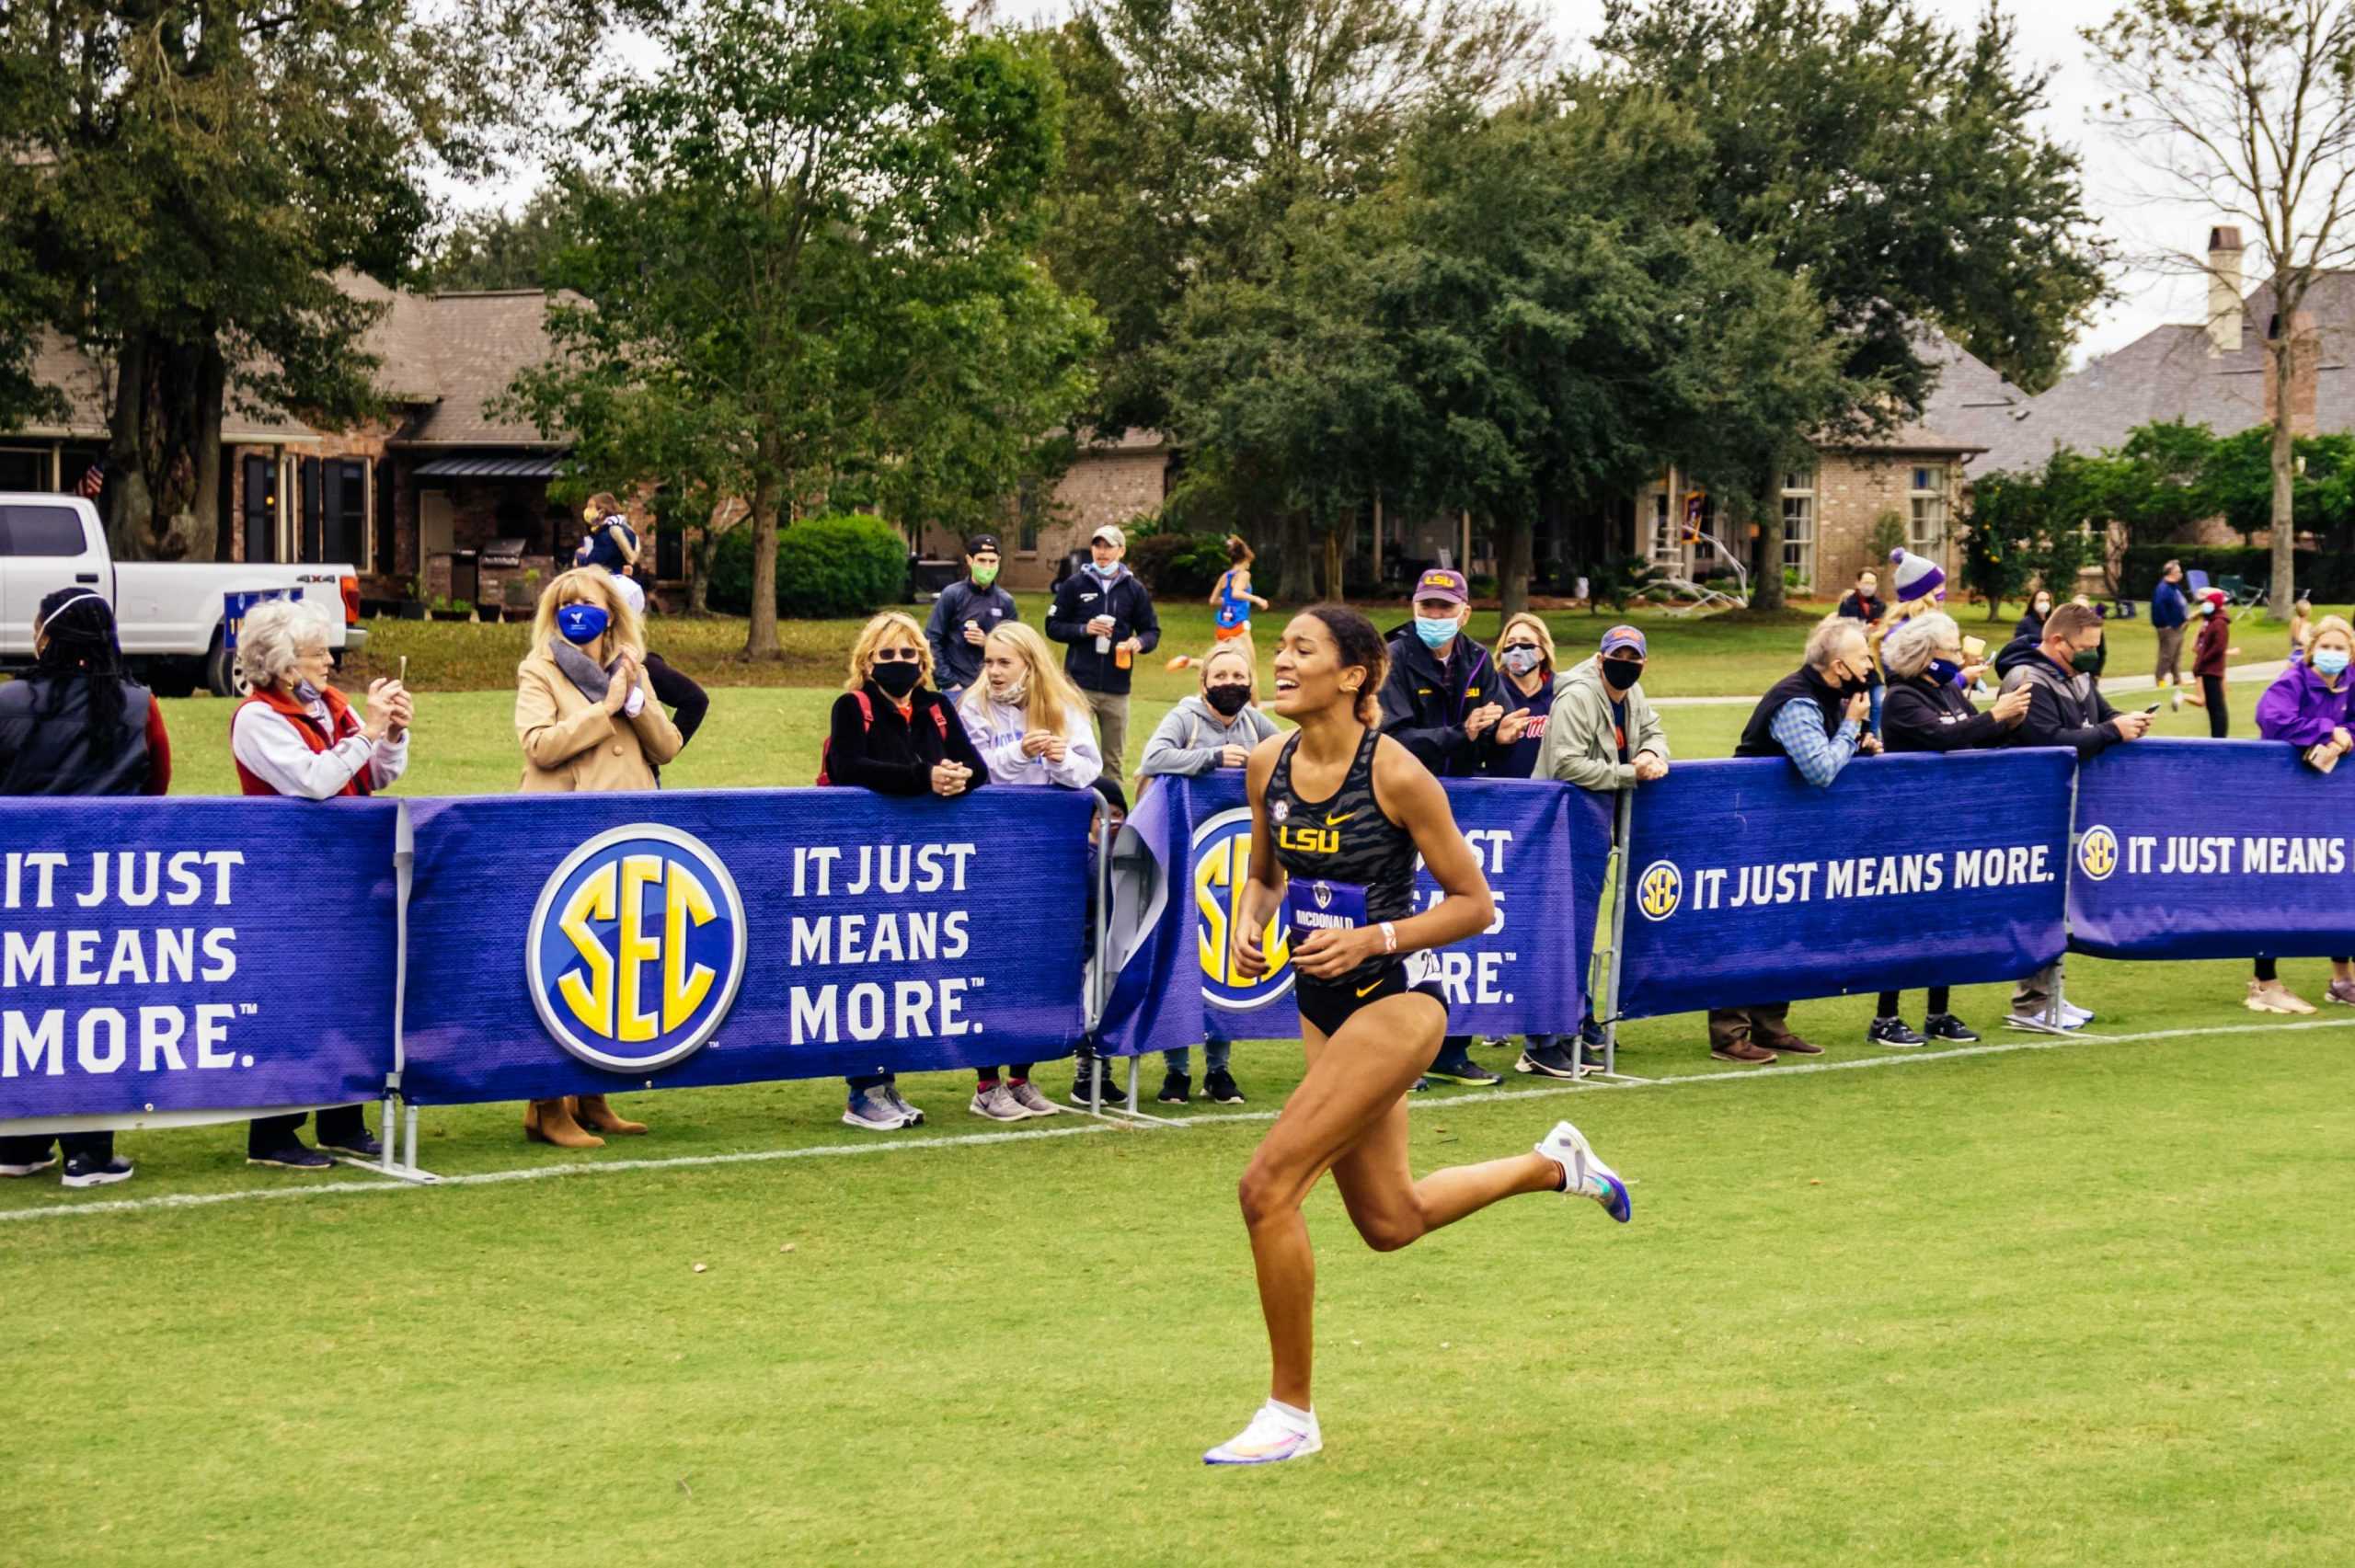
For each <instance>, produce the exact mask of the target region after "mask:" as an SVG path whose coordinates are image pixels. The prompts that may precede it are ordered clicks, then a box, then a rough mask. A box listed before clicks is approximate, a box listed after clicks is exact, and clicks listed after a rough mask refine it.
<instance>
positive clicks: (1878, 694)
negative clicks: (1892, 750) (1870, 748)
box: [1872, 681, 1889, 735]
mask: <svg viewBox="0 0 2355 1568" xmlns="http://www.w3.org/2000/svg"><path fill="white" fill-rule="evenodd" d="M1888 693H1889V688H1888V687H1887V686H1884V685H1882V684H1881V683H1880V682H1879V681H1874V682H1873V686H1872V700H1873V712H1872V724H1873V733H1874V734H1875V735H1878V734H1879V733H1880V702H1881V698H1883V697H1884V696H1886V695H1888Z"/></svg>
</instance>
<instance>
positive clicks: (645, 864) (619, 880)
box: [529, 822, 744, 1072]
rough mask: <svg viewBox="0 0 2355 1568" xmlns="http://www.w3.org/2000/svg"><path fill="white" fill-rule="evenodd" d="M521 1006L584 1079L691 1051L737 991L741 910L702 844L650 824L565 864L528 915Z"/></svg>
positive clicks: (601, 838) (721, 868)
mask: <svg viewBox="0 0 2355 1568" xmlns="http://www.w3.org/2000/svg"><path fill="white" fill-rule="evenodd" d="M529 967H530V970H531V986H532V1006H533V1007H534V1009H535V1010H536V1011H537V1012H538V1013H539V1015H540V1022H541V1023H542V1024H545V1025H546V1027H547V1031H548V1033H549V1034H550V1035H551V1036H555V1039H556V1043H557V1045H559V1046H562V1047H564V1048H565V1049H566V1050H568V1051H569V1052H571V1053H572V1054H573V1055H574V1056H576V1057H578V1058H580V1059H581V1060H582V1061H585V1062H587V1063H589V1064H590V1065H591V1066H592V1067H602V1068H605V1069H607V1070H610V1071H615V1072H650V1071H652V1070H654V1069H656V1068H661V1067H669V1066H670V1065H671V1064H672V1063H673V1062H676V1061H681V1060H684V1059H686V1058H687V1057H690V1056H692V1055H694V1054H695V1052H696V1051H697V1050H699V1049H701V1048H702V1047H703V1044H704V1042H705V1041H707V1040H708V1039H710V1038H711V1036H712V1032H713V1031H714V1030H716V1029H718V1027H719V1024H720V1021H721V1020H723V1019H725V1018H726V1017H727V1016H728V1010H729V1007H731V1006H733V1005H734V1003H735V1001H736V990H737V988H738V987H739V986H740V985H741V984H742V983H743V979H744V902H743V899H742V898H740V897H738V895H737V892H736V881H735V878H733V877H731V876H729V875H728V868H727V867H726V866H725V865H723V864H720V861H719V857H718V855H716V854H714V853H712V852H711V850H710V848H709V847H708V846H707V845H706V844H705V843H704V842H703V841H702V840H700V839H697V838H695V837H694V836H693V835H692V834H688V833H683V832H681V831H679V830H677V829H675V828H666V827H663V826H661V825H660V824H658V823H653V822H636V823H632V824H630V825H629V826H627V827H625V828H615V829H612V830H609V831H606V832H603V833H600V834H598V835H597V836H596V837H595V838H593V839H591V840H590V841H588V842H587V843H584V844H582V845H581V846H580V848H579V849H576V850H574V851H573V852H572V853H570V854H569V855H567V856H566V857H565V860H564V864H562V865H559V866H557V868H556V875H555V876H551V877H549V878H548V880H547V885H546V887H542V888H541V889H540V898H539V902H538V904H537V905H536V906H534V909H533V910H532V931H531V938H530V955H529Z"/></svg>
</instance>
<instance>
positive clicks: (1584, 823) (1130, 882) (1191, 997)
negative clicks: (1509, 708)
mask: <svg viewBox="0 0 2355 1568" xmlns="http://www.w3.org/2000/svg"><path fill="white" fill-rule="evenodd" d="M1445 784H1446V789H1447V796H1448V803H1449V804H1450V805H1451V806H1452V807H1453V808H1454V811H1455V821H1456V825H1457V826H1458V827H1459V828H1461V829H1462V830H1464V836H1465V840H1466V841H1468V842H1469V843H1470V844H1471V846H1472V850H1473V853H1475V854H1476V855H1477V856H1478V857H1479V861H1480V869H1481V871H1482V873H1483V875H1485V876H1487V877H1488V887H1489V889H1490V890H1491V891H1492V892H1493V893H1494V894H1495V895H1496V898H1497V918H1496V920H1495V921H1494V922H1493V923H1492V924H1491V925H1490V926H1489V928H1488V930H1487V931H1486V932H1484V933H1481V934H1480V935H1478V936H1476V937H1474V938H1473V939H1472V940H1471V941H1469V942H1463V943H1458V944H1454V945H1453V946H1450V947H1444V948H1441V949H1439V950H1438V951H1437V952H1436V953H1435V954H1434V955H1433V957H1434V959H1435V960H1436V962H1437V965H1438V970H1439V978H1440V981H1441V984H1442V986H1443V987H1444V988H1445V990H1446V992H1447V1007H1448V1013H1447V1027H1448V1031H1449V1032H1450V1033H1451V1034H1474V1033H1477V1034H1488V1035H1526V1034H1563V1033H1568V1032H1569V1031H1571V1030H1575V1029H1576V1028H1577V1027H1578V1025H1579V1016H1580V1012H1581V1011H1582V1010H1583V1008H1584V1006H1585V1001H1586V998H1585V990H1586V986H1585V981H1586V968H1587V957H1588V955H1589V954H1591V952H1592V951H1593V944H1594V921H1595V917H1596V913H1597V906H1598V905H1599V904H1600V903H1601V901H1602V898H1603V873H1604V869H1605V866H1606V864H1608V861H1609V858H1610V853H1611V818H1612V797H1611V796H1609V795H1589V794H1588V793H1587V792H1585V791H1583V790H1577V789H1571V788H1569V787H1568V785H1564V784H1553V783H1549V782H1531V781H1525V780H1520V779H1449V780H1446V781H1445ZM1250 864H1251V811H1250V807H1248V806H1247V805H1246V803H1245V800H1244V794H1243V774H1242V770H1241V769H1239V768H1238V769H1222V770H1220V771H1219V772H1217V773H1211V774H1208V775H1206V776H1204V777H1201V778H1175V777H1163V778H1156V779H1155V780H1153V781H1152V782H1151V784H1148V785H1147V787H1146V788H1145V791H1144V795H1143V799H1142V800H1140V801H1139V802H1138V804H1137V808H1136V810H1135V812H1134V813H1133V814H1132V815H1131V817H1130V818H1129V823H1128V827H1127V828H1126V829H1125V830H1123V831H1122V833H1121V836H1120V848H1119V850H1118V852H1117V853H1116V854H1115V857H1114V862H1113V891H1112V922H1113V953H1114V955H1115V956H1116V958H1117V959H1118V961H1119V962H1120V972H1119V974H1118V976H1117V977H1116V979H1115V981H1114V985H1113V990H1112V994H1111V997H1110V999H1109V1002H1108V1004H1107V1006H1106V1008H1105V1013H1104V1018H1103V1021H1102V1024H1101V1025H1100V1027H1099V1029H1098V1034H1099V1036H1100V1037H1101V1039H1102V1042H1103V1047H1104V1049H1105V1051H1106V1052H1107V1053H1108V1054H1110V1055H1115V1056H1129V1055H1134V1054H1137V1053H1139V1052H1143V1051H1153V1050H1168V1049H1172V1048H1175V1047H1179V1046H1191V1045H1194V1044H1197V1043H1199V1042H1200V1041H1202V1040H1206V1039H1208V1040H1259V1039H1274V1038H1279V1037H1281V1036H1288V1035H1296V1034H1298V1033H1299V1030H1300V1013H1299V1009H1298V1007H1297V1005H1296V1003H1295V1002H1294V1001H1293V998H1292V979H1293V977H1292V966H1291V965H1290V963H1289V962H1287V961H1286V960H1287V959H1288V957H1289V955H1290V951H1291V948H1290V943H1289V940H1288V938H1287V936H1286V933H1285V932H1284V930H1283V928H1282V922H1281V918H1280V919H1279V920H1278V921H1271V922H1270V924H1269V931H1268V934H1267V942H1268V948H1267V951H1268V954H1269V958H1270V959H1271V960H1272V961H1273V962H1272V965H1271V967H1270V968H1269V971H1268V973H1267V974H1266V975H1264V976H1262V977H1260V978H1259V979H1257V980H1246V979H1243V978H1242V977H1240V976H1238V975H1236V974H1235V973H1234V971H1233V968H1232V967H1231V964H1230V961H1229V957H1228V950H1227V939H1228V935H1229V933H1230V930H1231V926H1230V922H1231V921H1232V919H1233V917H1234V914H1235V910H1236V908H1237V899H1238V898H1239V897H1240V896H1241V893H1242V888H1243V883H1244V881H1245V879H1246V876H1248V874H1249V871H1250ZM1416 896H1417V899H1418V904H1419V907H1428V906H1429V905H1430V903H1432V902H1435V901H1436V900H1437V899H1438V898H1439V897H1440V893H1439V885H1438V884H1437V883H1435V882H1433V881H1432V880H1431V878H1430V876H1429V875H1428V874H1426V873H1424V872H1422V871H1420V870H1419V869H1418V871H1417V874H1416Z"/></svg>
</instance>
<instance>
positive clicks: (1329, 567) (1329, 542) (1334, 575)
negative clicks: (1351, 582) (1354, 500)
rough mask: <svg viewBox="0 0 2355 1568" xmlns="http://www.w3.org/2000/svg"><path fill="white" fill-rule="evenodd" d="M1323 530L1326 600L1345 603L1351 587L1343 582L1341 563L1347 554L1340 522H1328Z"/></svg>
mask: <svg viewBox="0 0 2355 1568" xmlns="http://www.w3.org/2000/svg"><path fill="white" fill-rule="evenodd" d="M1321 532H1323V534H1324V545H1325V598H1326V601H1327V603H1332V604H1345V603H1347V602H1348V601H1349V589H1347V588H1346V587H1344V586H1343V585H1342V582H1341V571H1342V566H1341V563H1342V560H1343V558H1344V555H1345V552H1344V550H1343V544H1345V541H1344V539H1343V537H1342V534H1341V525H1340V524H1339V523H1338V522H1328V523H1327V524H1326V525H1325V527H1324V529H1323V530H1322V531H1321Z"/></svg>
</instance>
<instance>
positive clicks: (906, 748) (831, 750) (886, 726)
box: [818, 610, 990, 1132]
mask: <svg viewBox="0 0 2355 1568" xmlns="http://www.w3.org/2000/svg"><path fill="white" fill-rule="evenodd" d="M989 778H990V771H989V768H988V766H987V765H986V764H985V763H983V762H982V754H981V753H980V752H979V751H977V750H974V749H973V742H972V739H971V737H969V736H968V735H967V734H966V733H965V727H964V725H963V724H962V723H961V722H959V719H958V717H957V710H956V709H955V708H954V707H952V706H951V705H950V704H949V702H948V699H947V698H946V697H943V696H942V695H941V694H940V693H939V692H936V691H934V690H933V689H932V648H931V646H930V645H929V644H927V643H926V642H925V636H924V628H923V627H921V626H919V625H917V624H915V622H914V621H913V620H912V619H910V618H909V617H907V616H905V615H902V614H901V613H900V612H898V611H896V610H887V611H885V612H883V613H882V614H880V615H878V616H876V617H875V618H874V619H873V620H871V621H869V622H867V624H866V625H865V626H864V627H863V628H861V629H860V631H859V634H858V640H857V641H856V643H853V644H852V645H851V650H850V673H849V677H848V678H847V679H846V680H844V681H843V694H842V695H841V696H839V697H836V698H835V699H834V712H833V724H832V726H831V727H830V728H829V729H828V731H827V736H826V750H825V761H824V762H823V764H822V766H821V768H820V770H819V773H818V782H819V783H820V784H859V785H863V786H865V787H866V788H867V789H871V790H874V791H876V792H877V793H878V794H879V795H940V796H943V797H944V798H954V797H956V796H959V795H970V794H971V793H972V792H973V791H974V790H977V789H979V788H981V787H982V785H983V784H987V783H989ZM847 1082H849V1084H850V1099H849V1102H848V1104H845V1105H844V1107H843V1122H844V1125H845V1126H849V1127H862V1128H865V1129H866V1130H867V1131H868V1132H890V1131H894V1130H896V1129H898V1128H900V1127H915V1126H918V1125H920V1124H921V1123H922V1122H923V1121H924V1113H923V1112H922V1111H919V1110H917V1109H916V1108H915V1107H914V1106H913V1105H911V1104H908V1103H907V1102H906V1101H905V1100H903V1099H902V1098H900V1090H899V1084H898V1080H897V1077H896V1075H894V1074H892V1073H890V1072H871V1073H862V1074H860V1075H859V1076H857V1077H856V1078H852V1079H850V1080H848V1081H847Z"/></svg>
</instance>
